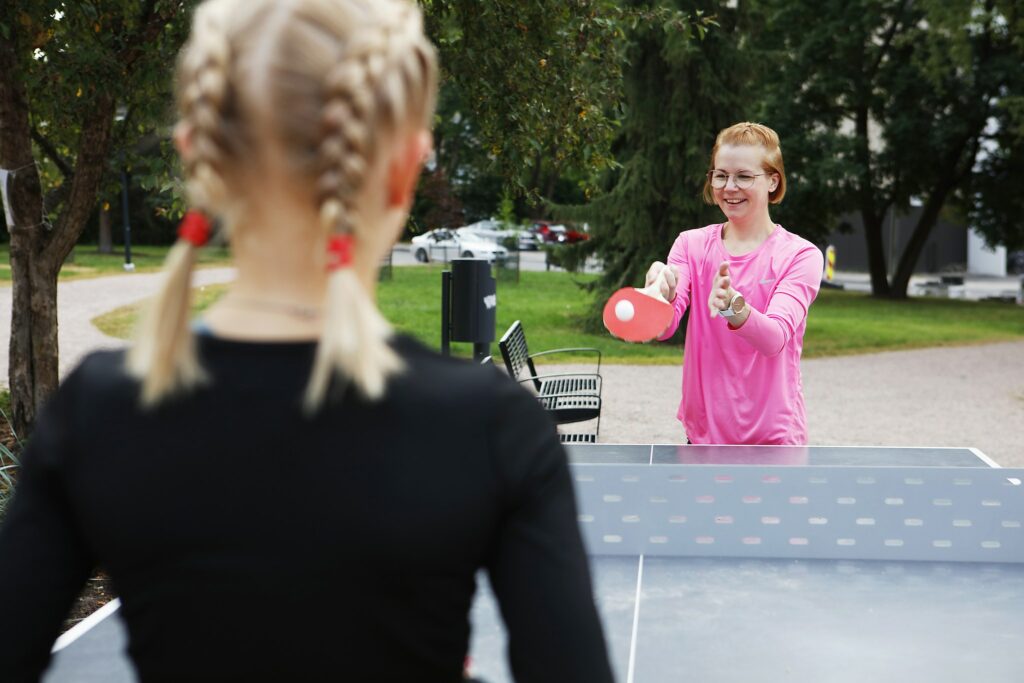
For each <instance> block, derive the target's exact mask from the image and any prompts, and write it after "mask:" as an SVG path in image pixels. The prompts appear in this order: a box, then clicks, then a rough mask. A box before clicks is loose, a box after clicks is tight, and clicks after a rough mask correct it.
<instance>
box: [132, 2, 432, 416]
mask: <svg viewBox="0 0 1024 683" xmlns="http://www.w3.org/2000/svg"><path fill="white" fill-rule="evenodd" d="M178 74H179V89H178V99H179V106H180V110H181V117H182V121H183V122H184V123H185V124H187V126H188V129H189V130H190V132H191V136H190V139H191V147H192V154H191V155H189V156H188V162H187V165H186V168H185V174H186V180H187V191H188V197H189V201H190V202H191V204H192V205H193V206H194V207H196V208H199V209H201V210H204V211H205V212H207V213H208V214H210V215H215V216H217V217H218V218H220V219H221V221H222V222H223V223H226V224H227V225H230V224H231V223H232V220H231V218H232V217H233V216H236V215H241V214H242V213H243V211H242V208H243V207H242V206H241V205H242V204H244V200H245V196H246V195H245V190H246V188H245V187H244V184H243V183H238V182H233V181H235V180H236V179H237V178H239V177H240V176H239V173H240V172H241V171H242V170H243V169H244V168H245V167H246V165H251V164H252V162H254V161H257V160H259V161H264V160H263V159H260V158H259V150H260V149H261V148H262V147H261V142H263V141H264V140H266V141H268V142H275V143H277V146H278V147H279V148H280V149H281V150H282V151H283V152H284V155H285V156H284V162H285V164H286V168H287V169H288V170H289V172H290V173H292V174H294V177H295V179H296V184H297V187H301V188H312V190H313V195H314V197H313V198H314V201H315V202H316V207H317V209H318V212H319V217H320V224H319V230H320V234H321V236H322V238H323V239H322V240H319V243H320V244H324V245H326V241H327V238H328V237H330V236H332V235H351V236H352V238H353V239H354V244H355V247H354V255H355V259H356V263H359V264H363V265H366V264H368V263H369V260H370V259H373V258H376V257H375V252H374V249H375V248H376V247H378V246H379V245H380V244H382V243H383V242H382V241H381V240H382V239H384V238H382V237H379V236H378V234H377V233H375V232H374V230H373V228H374V226H372V225H366V224H365V221H363V220H362V218H361V217H360V216H359V213H358V206H357V202H356V201H355V199H356V196H357V195H358V194H359V191H360V190H361V188H362V187H363V185H364V184H365V183H366V182H367V177H368V173H369V171H370V169H371V168H375V166H374V165H375V164H376V163H378V161H379V160H378V158H377V157H378V155H379V152H380V150H381V149H382V148H383V147H384V143H385V142H386V141H387V140H388V139H389V137H390V136H393V135H394V134H395V133H396V132H399V131H400V129H402V128H403V127H404V126H408V125H410V124H414V125H416V126H426V125H427V124H428V122H429V120H430V117H431V116H432V113H433V107H434V98H435V93H436V88H437V66H436V58H435V54H434V50H433V47H432V46H431V45H430V43H429V42H428V41H427V40H426V38H425V37H424V35H423V26H422V16H421V14H420V11H419V9H418V8H417V6H416V5H415V3H413V2H410V1H409V0H289V1H287V2H284V1H280V0H206V2H204V3H202V4H201V5H200V7H199V8H198V9H197V11H196V14H195V17H194V22H193V30H192V36H191V38H190V40H189V42H188V44H187V45H186V47H185V48H184V50H183V53H182V57H181V59H180V61H179V67H178ZM225 219H226V220H225ZM242 227H244V226H242V225H239V226H238V229H242ZM194 259H195V255H194V253H193V249H192V247H191V246H189V245H186V244H182V243H179V244H178V245H176V246H175V247H174V249H172V252H171V255H170V256H169V258H168V264H167V271H168V278H167V282H166V284H165V285H164V289H163V290H162V291H161V293H160V295H158V297H157V301H156V302H155V305H154V306H153V314H152V315H151V316H150V318H149V319H148V320H147V322H146V323H145V325H144V327H143V328H142V329H141V330H140V334H139V337H138V343H137V345H136V348H135V350H134V351H133V352H132V354H131V356H130V358H129V366H130V368H131V369H132V371H133V372H134V373H135V374H136V375H137V376H139V377H141V378H142V379H143V400H144V402H145V403H147V404H154V403H157V402H159V401H160V400H162V399H163V398H164V397H165V396H167V395H169V394H170V393H173V392H174V391H175V390H177V389H185V388H188V387H190V386H193V385H195V384H197V383H198V382H200V381H202V379H203V374H202V370H201V368H200V366H199V364H198V361H197V360H196V356H195V350H194V345H193V340H192V338H191V335H190V334H189V329H188V319H187V311H188V281H189V273H190V271H191V268H192V265H193V263H194ZM314 262H316V263H321V264H322V263H324V262H325V254H324V253H322V252H320V253H318V254H316V255H315V258H314ZM367 267H368V266H367ZM323 322H324V330H323V334H322V337H321V339H320V342H319V345H318V350H317V355H316V360H315V363H314V368H313V371H312V373H311V377H310V382H309V385H308V388H307V392H306V397H305V405H306V407H307V409H309V410H311V411H312V410H315V409H316V408H317V407H319V406H320V405H322V403H323V401H324V400H325V398H326V396H327V394H328V391H329V388H330V386H331V383H332V379H338V380H340V381H339V386H343V385H344V383H346V382H348V383H351V385H352V386H353V387H354V388H355V389H356V390H357V391H358V392H359V393H360V394H361V395H363V396H364V397H366V398H368V399H375V398H379V397H380V396H381V395H382V394H383V392H384V388H385V385H386V381H387V378H388V377H389V376H390V375H392V374H394V373H395V372H398V371H399V370H400V369H401V362H400V360H399V358H398V356H397V355H396V354H395V352H394V351H393V350H392V348H391V347H390V345H389V344H388V339H389V337H390V335H391V329H390V327H389V325H388V324H387V322H386V321H385V320H384V319H383V317H382V316H381V315H380V313H379V311H378V310H377V309H376V306H375V305H374V303H373V300H372V298H371V296H370V294H369V293H368V292H367V291H365V289H364V288H363V287H362V285H361V284H360V281H359V279H358V278H357V277H356V275H355V273H354V272H353V269H352V268H342V269H339V270H337V271H334V272H333V273H331V274H330V276H329V277H328V288H327V296H326V305H325V314H324V321H323Z"/></svg>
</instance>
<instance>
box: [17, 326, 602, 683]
mask: <svg viewBox="0 0 1024 683" xmlns="http://www.w3.org/2000/svg"><path fill="white" fill-rule="evenodd" d="M394 346H395V348H396V350H397V351H398V352H399V353H400V355H401V356H402V357H403V359H404V360H405V362H406V364H407V366H408V369H407V371H406V372H405V373H404V374H402V375H400V376H397V377H395V378H394V379H393V380H391V381H390V383H389V386H388V392H387V396H386V398H385V399H384V400H383V401H380V402H377V403H368V402H365V401H363V400H360V399H359V398H358V397H357V396H355V395H354V393H353V392H344V393H343V394H342V396H341V397H340V398H339V399H338V400H336V401H334V402H332V403H330V404H328V405H327V406H326V407H325V408H324V409H323V410H322V411H321V412H320V413H319V414H317V415H316V416H315V417H312V418H310V417H306V416H304V414H303V412H302V409H301V406H300V403H301V397H302V393H303V390H304V389H305V385H306V382H307V380H308V377H309V372H310V367H311V364H312V358H313V353H314V346H313V345H312V344H311V343H274V344H268V343H247V342H237V341H227V340H222V339H217V338H214V337H210V336H204V337H201V338H200V348H199V350H200V357H201V359H202V362H203V365H204V367H205V368H206V370H207V371H208V373H209V375H210V382H209V383H208V384H207V385H206V386H204V387H203V388H200V389H199V390H196V391H194V392H191V393H189V394H188V395H187V396H183V397H181V398H177V399H172V400H170V401H168V402H166V403H165V404H163V405H161V406H160V407H159V408H158V409H156V410H151V411H144V410H141V409H140V407H139V402H138V395H139V387H138V383H137V382H136V381H134V380H132V379H131V378H129V377H128V376H127V375H126V374H125V372H124V371H123V365H124V358H123V354H122V353H120V352H102V353H96V354H93V355H91V356H90V357H88V358H87V359H86V360H85V361H84V362H83V363H82V365H81V366H80V367H79V368H78V369H77V370H75V371H74V372H73V373H72V374H71V375H70V376H69V377H68V378H67V379H66V381H65V382H64V383H63V385H62V386H61V388H60V390H59V391H58V392H57V394H56V395H55V396H54V398H53V400H52V401H51V402H50V403H49V405H48V406H47V407H46V409H45V410H44V411H43V414H42V415H41V417H40V419H39V421H38V423H37V426H36V430H35V433H34V435H33V437H32V439H31V443H30V444H29V446H28V448H27V449H26V450H25V453H24V455H23V458H22V470H21V472H20V475H19V482H18V487H17V491H16V494H15V497H14V500H13V502H12V503H11V506H10V508H9V511H8V516H7V519H6V520H5V523H4V526H3V529H2V531H0V591H2V592H3V600H2V614H0V678H2V679H3V680H4V681H9V682H20V681H34V680H37V679H38V677H39V675H40V673H41V672H42V670H43V669H44V668H45V666H46V664H47V661H48V658H49V650H50V646H51V644H52V642H53V640H54V638H55V637H56V635H57V632H58V630H59V628H60V624H61V621H62V619H63V617H64V615H65V614H66V612H67V610H68V608H69V606H70V605H71V603H72V601H73V600H74V598H75V596H76V594H77V593H78V591H79V590H80V589H81V587H82V585H83V584H84V582H85V580H86V579H87V577H88V576H89V575H90V573H91V572H92V571H93V570H94V569H95V568H96V567H98V566H101V567H103V568H105V569H106V570H107V571H108V572H109V574H110V575H111V577H112V579H113V582H114V586H115V589H116V591H117V592H118V594H119V595H120V597H121V600H122V604H123V607H122V613H123V617H124V619H125V621H126V624H127V627H128V634H129V654H130V656H131V658H132V660H133V662H134V663H135V666H136V667H137V670H138V673H139V677H140V679H141V680H142V681H144V682H146V683H151V682H155V681H206V680H208V681H260V680H275V681H286V680H287V681H310V680H330V681H358V682H360V683H363V682H368V681H395V682H398V681H401V682H402V683H412V682H433V681H439V682H440V681H444V682H449V683H454V682H456V681H459V680H460V678H461V671H462V663H463V657H464V655H465V653H466V650H467V647H468V640H469V625H468V611H469V608H470V605H471V601H472V597H473V593H474V589H475V573H476V572H477V570H478V569H479V568H481V567H483V568H486V570H487V571H488V573H489V577H490V580H491V582H492V584H493V587H494V590H495V593H496V595H497V598H498V600H499V604H500V607H501V612H502V615H503V618H504V620H505V623H506V627H507V629H508V633H509V656H510V659H511V665H512V669H513V672H514V674H515V676H516V679H517V680H518V681H530V682H532V681H558V682H559V683H565V682H568V681H580V682H585V683H603V682H605V681H611V679H612V678H611V673H610V669H609V665H608V659H607V655H606V652H605V646H604V640H603V636H602V633H601V627H600V623H599V620H598V617H597V615H596V611H595V608H594V604H593V599H592V593H591V585H590V579H589V574H588V569H587V562H586V557H585V555H584V550H583V546H582V542H581V539H580V535H579V530H578V527H577V523H576V507H575V500H574V497H573V490H572V482H571V479H570V475H569V470H568V466H567V462H566V457H565V454H564V451H563V450H562V448H561V445H560V444H559V442H558V439H557V436H556V435H555V431H554V429H553V427H552V425H551V424H550V422H549V421H548V419H547V417H546V415H545V414H544V413H543V411H542V410H541V409H540V407H539V406H538V405H537V404H536V401H535V400H534V399H533V398H532V397H530V396H529V395H528V394H527V393H525V392H524V391H522V390H521V389H520V388H519V387H517V386H516V385H515V384H514V383H513V382H511V381H510V380H509V379H508V378H507V377H504V378H503V377H501V375H500V374H499V373H497V372H495V371H494V370H493V369H491V368H485V367H479V366H475V365H472V364H469V363H466V362H464V361H457V360H451V359H447V358H444V357H441V356H439V355H437V354H435V353H433V352H431V351H429V350H427V349H426V348H424V347H422V346H421V345H419V344H418V343H416V342H414V341H412V340H411V339H409V338H405V337H399V338H397V339H396V340H395V342H394Z"/></svg>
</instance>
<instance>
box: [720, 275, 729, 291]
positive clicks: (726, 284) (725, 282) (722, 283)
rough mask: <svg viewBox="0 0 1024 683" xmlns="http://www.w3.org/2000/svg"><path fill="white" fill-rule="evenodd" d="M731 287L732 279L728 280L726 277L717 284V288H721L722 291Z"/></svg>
mask: <svg viewBox="0 0 1024 683" xmlns="http://www.w3.org/2000/svg"><path fill="white" fill-rule="evenodd" d="M731 285H732V278H730V277H729V276H728V275H726V276H725V277H723V278H722V279H721V280H720V281H719V282H718V286H719V287H721V288H722V289H725V290H728V289H729V287H730V286H731Z"/></svg>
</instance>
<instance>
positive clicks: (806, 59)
mask: <svg viewBox="0 0 1024 683" xmlns="http://www.w3.org/2000/svg"><path fill="white" fill-rule="evenodd" d="M759 5H760V7H761V8H762V10H763V11H764V12H765V19H766V25H767V26H768V29H767V30H766V31H765V32H764V34H763V36H764V38H765V42H764V44H765V46H766V49H770V46H774V47H775V49H774V55H773V56H772V57H771V58H770V59H769V61H770V62H771V63H772V64H773V66H774V73H775V75H776V76H775V78H774V79H773V80H772V81H771V94H770V95H769V97H768V98H767V104H766V112H770V114H771V116H772V117H773V119H774V120H775V121H776V122H777V124H778V127H779V129H780V133H781V134H782V136H783V140H784V141H788V143H787V144H788V146H787V147H786V148H785V152H786V155H787V157H786V159H787V164H790V163H791V162H795V164H796V165H797V166H798V167H799V168H800V173H799V174H798V175H797V177H795V178H794V183H793V185H792V187H793V192H792V201H791V202H789V203H791V204H792V205H793V206H794V208H795V213H796V214H798V215H799V216H800V219H799V220H800V222H802V223H805V224H813V225H816V226H818V227H819V228H820V227H828V226H830V225H832V224H833V223H834V220H835V217H836V216H837V215H839V214H840V213H843V212H845V211H851V210H855V211H857V212H858V213H859V214H860V216H861V218H862V219H863V224H864V232H865V238H866V240H867V247H868V259H869V265H870V269H871V284H872V291H873V293H874V295H875V296H886V297H892V298H897V299H902V298H906V296H907V287H908V284H909V282H910V276H911V275H912V274H913V272H914V268H915V266H916V265H917V261H918V258H919V257H920V255H921V251H922V249H923V247H924V244H925V241H926V240H927V238H928V236H929V234H930V232H931V230H932V228H933V227H934V226H935V223H936V220H937V218H938V217H939V214H940V212H942V211H943V210H944V209H955V210H958V211H959V212H960V213H962V214H964V215H967V216H969V217H971V219H972V222H974V223H975V225H977V227H979V228H980V229H982V230H983V231H984V232H985V233H986V234H987V235H988V236H989V239H990V240H992V241H999V240H1002V241H1004V242H1006V243H1007V244H1008V245H1017V244H1020V243H1021V241H1022V235H1024V218H1022V216H1024V211H1022V210H1024V200H1022V198H1021V193H1019V192H1010V191H1008V189H1009V187H1011V186H1012V183H1013V182H1014V181H1013V178H1014V177H1015V174H1016V184H1018V185H1019V184H1020V177H1021V176H1020V175H1019V173H1020V170H1021V168H1022V166H1024V134H1022V133H1024V123H1022V122H1024V108H1022V106H1021V102H1022V97H1024V70H1021V68H1020V65H1021V63H1022V61H1024V41H1022V33H1021V28H1022V23H1021V22H1022V17H1021V14H1022V5H1021V3H1020V1H1019V0H1006V1H1002V0H918V1H916V2H915V1H914V0H824V1H823V0H765V1H764V2H762V3H759ZM809 26H813V30H808V27H809ZM912 198H915V199H919V200H920V201H921V202H922V204H923V207H922V211H921V214H920V217H919V219H918V220H917V223H916V225H915V226H914V229H913V232H912V234H911V236H910V239H909V242H908V244H907V246H906V247H905V249H904V251H903V253H902V254H901V255H900V256H899V261H898V263H897V265H896V268H895V273H894V275H893V277H892V281H891V282H890V281H889V279H888V277H887V275H886V263H885V255H884V252H883V239H882V228H883V221H884V217H885V215H886V213H887V211H889V210H890V209H900V208H902V207H906V206H908V205H909V203H910V201H911V199H912Z"/></svg>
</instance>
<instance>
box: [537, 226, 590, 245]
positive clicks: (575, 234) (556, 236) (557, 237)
mask: <svg viewBox="0 0 1024 683" xmlns="http://www.w3.org/2000/svg"><path fill="white" fill-rule="evenodd" d="M584 229H585V228H584ZM533 231H534V232H535V233H536V234H537V235H538V236H539V237H540V239H542V240H543V241H544V242H545V243H546V244H575V243H576V242H582V241H583V240H588V239H590V235H588V234H587V233H586V232H580V231H579V230H575V229H573V228H568V227H566V226H564V225H552V224H551V223H545V222H537V223H534V224H533Z"/></svg>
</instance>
